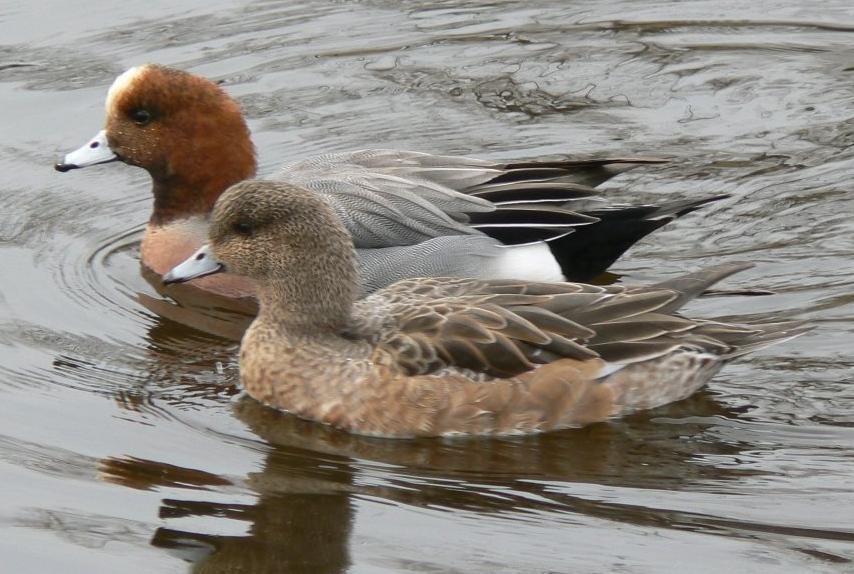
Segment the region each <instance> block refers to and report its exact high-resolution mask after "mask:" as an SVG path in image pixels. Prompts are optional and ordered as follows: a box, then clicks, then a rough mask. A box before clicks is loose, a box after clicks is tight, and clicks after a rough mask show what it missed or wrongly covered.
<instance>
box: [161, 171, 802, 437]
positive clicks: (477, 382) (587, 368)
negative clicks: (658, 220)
mask: <svg viewBox="0 0 854 574" xmlns="http://www.w3.org/2000/svg"><path fill="white" fill-rule="evenodd" d="M348 231H349V230H348V229H347V228H346V227H345V226H344V225H343V224H342V222H341V221H340V219H339V218H338V217H337V216H336V214H335V211H334V209H333V208H332V207H331V206H330V205H329V203H328V202H326V201H324V199H323V198H322V197H321V196H319V195H318V194H317V193H314V192H311V191H307V190H304V189H301V188H299V187H297V186H294V185H291V184H288V183H283V182H271V181H245V182H242V183H239V184H237V185H235V186H233V187H232V188H230V189H229V190H228V191H226V192H225V193H224V194H223V195H222V197H220V198H219V200H217V202H216V205H215V206H214V209H213V214H212V220H211V226H210V231H209V243H208V244H207V245H205V246H203V247H202V248H201V249H200V250H199V251H198V252H197V253H196V254H194V255H193V256H192V257H190V258H189V259H188V260H187V261H185V262H184V263H182V264H181V265H179V266H178V267H176V268H175V269H174V270H172V271H171V272H169V273H168V274H167V275H166V276H165V277H164V280H166V281H170V282H180V281H185V280H189V279H191V278H193V277H197V276H200V275H205V274H210V273H216V272H219V271H229V272H232V273H236V274H239V275H245V276H247V277H250V278H251V279H252V280H253V281H254V282H255V284H256V287H257V294H258V300H259V304H260V312H259V314H258V316H257V317H256V319H255V320H254V322H253V323H252V325H251V326H250V327H249V329H248V330H247V331H246V334H245V335H244V337H243V341H242V343H241V348H240V379H241V383H242V385H243V386H244V387H245V389H246V391H247V392H248V393H249V395H251V396H252V397H254V398H256V399H257V400H259V401H261V402H262V403H265V404H267V405H270V406H273V407H277V408H280V409H283V410H286V411H289V412H291V413H294V414H296V415H298V416H300V417H303V418H307V419H311V420H315V421H320V422H323V423H327V424H330V425H333V426H335V427H338V428H341V429H344V430H347V431H349V432H353V433H360V434H367V435H375V436H383V437H412V436H439V435H454V434H487V435H488V434H514V433H533V432H542V431H549V430H554V429H560V428H567V427H577V426H582V425H585V424H588V423H593V422H596V421H603V420H606V419H609V418H611V417H616V416H620V415H625V414H627V413H630V412H633V411H636V410H638V409H647V408H652V407H656V406H659V405H663V404H666V403H669V402H671V401H676V400H679V399H682V398H685V397H687V396H688V395H690V394H692V393H693V392H695V391H696V390H697V389H699V388H700V387H701V386H702V385H703V384H705V383H706V381H708V380H709V379H710V378H711V377H712V376H713V375H714V374H715V373H716V372H717V371H718V370H719V369H720V368H721V367H722V366H723V364H724V363H726V362H727V361H729V360H731V359H733V358H735V357H738V356H740V355H743V354H745V353H747V352H749V351H752V350H754V349H757V348H759V347H764V346H766V345H769V344H772V343H775V342H778V341H782V340H785V339H788V338H791V337H794V336H797V335H799V334H801V333H803V332H804V331H805V330H807V327H804V326H803V325H802V324H800V323H794V322H786V323H772V324H755V325H733V324H725V323H719V322H715V321H707V320H700V321H694V320H689V319H685V318H682V317H679V316H677V315H675V314H674V311H675V310H676V309H677V308H678V307H679V306H681V305H682V304H683V303H684V302H685V301H687V300H689V299H691V298H692V297H693V296H695V295H696V294H697V293H699V292H700V291H702V290H704V289H705V288H706V287H708V286H709V285H710V284H712V283H714V282H716V281H717V280H719V279H721V278H722V277H725V276H727V275H729V274H731V273H734V272H735V271H738V270H740V269H744V268H745V267H749V266H750V265H749V264H730V265H726V266H719V267H717V268H714V269H710V270H707V271H706V272H702V273H698V274H694V275H692V276H689V277H686V278H682V279H680V280H675V281H671V282H668V283H664V284H659V285H657V286H652V287H635V288H626V287H617V286H611V287H597V286H591V285H584V284H579V283H540V282H528V281H525V280H506V279H505V280H480V279H461V278H419V279H408V280H404V281H401V282H398V283H395V284H393V285H391V286H389V287H386V288H384V289H382V290H380V291H377V292H375V293H374V294H372V295H370V296H368V297H367V298H365V299H362V300H358V296H359V293H360V286H359V275H358V270H357V261H358V258H357V256H356V253H355V250H354V249H353V240H352V237H351V235H350V233H349V232H348Z"/></svg>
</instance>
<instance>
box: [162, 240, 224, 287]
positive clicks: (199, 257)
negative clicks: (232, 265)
mask: <svg viewBox="0 0 854 574" xmlns="http://www.w3.org/2000/svg"><path fill="white" fill-rule="evenodd" d="M222 271H225V265H223V264H222V263H220V262H219V261H217V260H216V257H214V254H213V252H212V251H211V248H210V246H209V245H208V244H207V243H206V244H204V245H202V246H201V247H200V248H199V249H198V251H196V252H195V253H193V254H192V255H190V257H188V258H187V259H186V260H185V261H184V262H183V263H181V264H180V265H177V266H176V267H174V268H173V269H172V270H171V271H169V272H168V273H167V274H166V275H164V276H163V284H164V285H171V284H173V283H186V282H187V281H192V280H193V279H198V278H199V277H207V276H208V275H214V274H216V273H220V272H222Z"/></svg>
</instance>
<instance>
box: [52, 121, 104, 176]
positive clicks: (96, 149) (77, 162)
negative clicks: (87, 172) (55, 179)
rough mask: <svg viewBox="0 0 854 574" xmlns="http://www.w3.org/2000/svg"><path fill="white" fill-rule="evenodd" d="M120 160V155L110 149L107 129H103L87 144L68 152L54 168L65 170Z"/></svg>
mask: <svg viewBox="0 0 854 574" xmlns="http://www.w3.org/2000/svg"><path fill="white" fill-rule="evenodd" d="M118 160H119V156H117V155H116V154H115V152H114V151H113V150H111V149H110V144H109V142H107V130H101V131H99V132H98V133H97V134H96V135H95V137H93V138H92V139H91V140H89V141H88V142H86V144H84V145H82V146H80V147H79V148H77V149H76V150H74V151H73V152H71V153H69V154H67V155H66V156H65V158H64V159H63V161H62V163H58V164H56V165H55V166H54V168H55V169H56V171H62V172H65V171H70V170H72V169H79V168H81V167H89V166H90V165H97V164H99V163H109V162H111V161H118Z"/></svg>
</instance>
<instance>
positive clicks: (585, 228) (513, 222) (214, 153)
mask: <svg viewBox="0 0 854 574" xmlns="http://www.w3.org/2000/svg"><path fill="white" fill-rule="evenodd" d="M105 109H106V120H105V126H104V129H102V130H101V131H100V132H98V134H97V135H96V136H95V137H94V138H93V139H92V140H90V141H89V142H87V143H86V144H84V145H83V146H82V147H80V148H79V149H77V150H76V151H73V152H71V153H69V154H67V155H66V156H65V157H64V158H63V160H62V161H61V162H59V163H57V164H56V165H55V168H56V169H57V170H59V171H62V172H66V171H70V170H72V169H78V168H84V167H88V166H92V165H97V164H103V163H109V162H116V161H120V162H124V163H125V164H128V165H132V166H137V167H141V168H143V169H144V170H146V171H147V172H148V174H149V175H150V177H151V181H152V187H151V192H152V195H153V197H154V203H153V209H152V212H151V215H150V218H149V220H148V223H147V225H146V228H145V232H144V234H143V238H142V243H141V246H140V259H141V263H142V265H143V267H144V268H145V270H148V271H150V272H152V273H153V274H154V275H155V276H157V277H160V276H162V275H163V274H164V273H165V272H167V271H168V270H169V269H171V268H172V267H174V266H175V265H177V264H178V263H179V262H180V261H183V260H184V259H185V258H187V257H188V256H189V255H190V254H192V253H193V252H195V251H196V250H197V249H198V248H199V247H200V246H201V245H202V244H203V243H204V242H205V233H206V229H207V223H208V219H209V216H210V212H211V209H212V208H213V205H214V203H215V201H216V200H217V198H218V197H219V196H220V195H221V194H222V193H223V192H224V191H225V190H226V189H227V188H228V187H229V186H231V185H233V184H235V183H237V182H239V181H243V180H246V179H250V178H253V177H255V176H256V168H257V162H256V153H255V147H254V145H253V143H252V140H251V137H250V132H249V128H248V127H247V124H246V121H245V119H244V118H243V115H242V112H241V109H240V106H239V105H238V103H237V102H236V101H235V100H234V99H233V98H231V97H230V96H229V95H228V94H227V93H226V92H225V91H224V90H223V89H222V88H221V87H220V86H218V85H217V84H215V83H214V82H212V81H210V80H208V79H207V78H204V77H201V76H197V75H194V74H191V73H188V72H186V71H183V70H179V69H175V68H170V67H167V66H162V65H157V64H145V65H140V66H136V67H133V68H130V69H128V70H127V71H125V72H124V73H122V74H121V75H119V76H118V77H117V78H116V79H115V81H114V82H113V83H112V85H111V86H110V88H109V90H108V91H107V97H106V102H105ZM663 161H665V160H663V159H661V158H642V157H611V158H599V159H595V158H594V159H591V158H582V159H578V158H576V159H571V158H561V159H556V160H555V159H535V160H526V161H522V160H520V161H511V162H503V163H500V162H491V161H485V160H480V159H474V158H467V157H454V156H442V155H432V154H427V153H422V152H413V151H401V150H389V149H363V150H358V151H352V152H342V153H327V154H323V155H320V156H316V157H310V158H307V159H303V160H299V161H295V162H291V163H289V164H287V165H285V166H283V167H282V168H281V169H280V170H279V171H278V172H277V173H276V174H274V175H273V176H272V177H271V178H270V179H273V180H276V181H286V182H289V183H292V184H295V185H299V186H301V187H303V188H305V189H309V190H311V191H313V192H314V193H316V194H317V195H318V196H320V197H322V198H323V199H324V200H325V201H327V202H328V203H329V205H330V206H332V208H333V209H334V210H335V212H336V213H337V214H338V216H339V217H340V218H341V219H342V220H343V222H344V225H345V226H346V227H347V229H348V230H349V232H350V233H351V235H352V237H353V239H354V243H355V245H356V248H357V253H358V255H359V260H360V274H361V285H362V291H363V293H364V294H368V293H371V292H373V291H375V290H377V289H380V288H382V287H386V286H388V285H390V284H392V283H394V282H396V281H399V280H401V279H405V278H408V277H415V276H457V277H472V278H483V279H489V278H517V277H521V278H528V279H531V280H540V281H544V280H545V281H590V280H592V279H593V278H594V277H596V276H598V275H600V274H601V273H602V272H604V271H605V270H606V269H607V268H608V267H609V266H610V265H611V264H613V263H614V262H615V261H616V260H617V259H618V258H619V257H620V256H621V255H622V254H623V253H624V252H625V251H626V250H627V249H629V248H630V247H631V246H632V245H634V244H635V243H636V242H637V241H639V240H640V239H641V238H643V237H645V236H646V235H647V234H649V233H651V232H653V231H654V230H656V229H658V228H660V227H661V226H663V225H665V224H667V223H668V222H670V221H673V220H674V219H676V218H678V217H681V216H683V215H686V214H688V213H690V212H693V211H694V210H696V209H698V208H700V207H703V206H705V205H708V204H710V203H713V202H716V201H719V200H721V199H724V198H725V197H728V196H727V194H717V195H712V196H705V197H701V198H693V199H687V200H673V201H666V202H663V203H661V204H658V205H652V204H643V205H628V206H625V205H623V206H611V205H606V204H603V203H602V199H601V198H600V197H598V196H597V193H598V192H597V191H596V189H595V186H597V185H599V184H600V183H602V182H604V181H606V180H607V179H609V178H610V177H612V176H614V175H616V174H618V173H621V172H623V171H625V170H626V169H630V168H633V167H636V166H638V165H641V164H657V163H661V162H663ZM196 286H198V287H200V288H202V289H204V290H206V291H209V292H213V293H216V294H218V295H222V296H224V297H229V298H241V297H251V296H252V293H253V287H252V285H251V283H250V282H248V281H246V280H245V279H244V278H238V277H234V276H232V275H229V274H225V275H222V276H216V277H211V278H206V279H201V280H200V281H198V282H196Z"/></svg>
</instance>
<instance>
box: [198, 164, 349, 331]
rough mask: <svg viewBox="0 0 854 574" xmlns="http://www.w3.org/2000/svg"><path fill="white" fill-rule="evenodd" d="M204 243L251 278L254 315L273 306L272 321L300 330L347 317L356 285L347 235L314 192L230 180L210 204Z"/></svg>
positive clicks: (228, 267) (229, 268)
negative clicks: (255, 306)
mask: <svg viewBox="0 0 854 574" xmlns="http://www.w3.org/2000/svg"><path fill="white" fill-rule="evenodd" d="M209 244H210V248H211V250H212V251H213V253H214V255H215V257H216V259H217V260H218V261H219V262H220V263H222V264H223V265H224V266H225V269H226V270H227V271H228V272H230V273H236V274H238V275H245V276H247V277H249V278H251V279H253V280H254V281H255V282H256V284H257V285H258V298H259V301H260V303H261V313H262V314H264V312H265V307H268V306H269V307H270V308H275V309H277V317H276V320H279V321H281V322H285V323H288V324H290V325H297V326H299V328H305V329H307V330H318V329H320V330H322V329H323V328H324V327H331V328H340V327H341V326H343V325H344V324H346V322H347V321H348V320H349V316H350V310H351V307H352V304H353V301H354V300H355V299H356V297H357V294H358V292H359V282H358V272H357V269H356V256H355V252H354V250H353V240H352V238H351V237H350V234H349V233H348V232H347V230H346V228H345V227H344V225H343V224H342V223H341V222H340V220H339V219H338V217H337V216H336V215H335V213H334V212H333V211H332V209H331V208H330V207H329V206H328V205H327V204H326V203H325V202H324V201H323V200H322V199H321V198H319V197H318V196H317V195H316V194H314V193H312V192H310V191H308V190H305V189H302V188H300V187H297V186H294V185H291V184H288V183H284V182H273V181H264V180H248V181H244V182H241V183H238V184H236V185H234V186H232V187H230V188H229V189H228V190H227V191H226V192H225V193H224V194H222V196H221V197H220V198H219V200H217V202H216V205H215V206H214V209H213V212H212V214H211V225H210V231H209ZM273 299H275V305H272V304H271V303H273V302H274V301H273Z"/></svg>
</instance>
